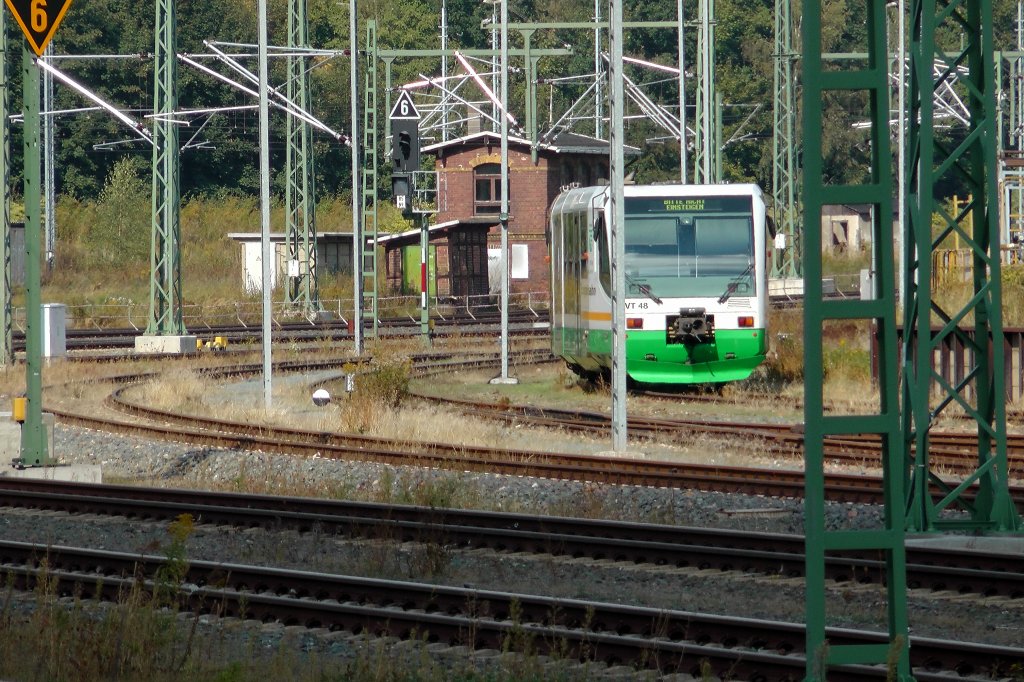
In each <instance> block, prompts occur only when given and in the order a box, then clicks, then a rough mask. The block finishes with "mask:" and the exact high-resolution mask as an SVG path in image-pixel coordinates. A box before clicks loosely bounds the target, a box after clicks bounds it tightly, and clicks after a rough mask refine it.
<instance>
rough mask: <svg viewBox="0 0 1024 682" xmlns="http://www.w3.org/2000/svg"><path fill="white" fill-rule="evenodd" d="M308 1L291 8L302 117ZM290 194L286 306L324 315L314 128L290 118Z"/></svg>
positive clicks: (298, 0) (294, 90)
mask: <svg viewBox="0 0 1024 682" xmlns="http://www.w3.org/2000/svg"><path fill="white" fill-rule="evenodd" d="M307 2H308V0H289V2H288V47H289V48H291V50H290V52H289V55H288V83H287V94H288V100H289V101H291V102H294V103H295V104H296V105H297V106H298V107H299V108H300V109H301V110H302V111H309V110H310V106H309V105H310V94H309V69H308V68H307V62H308V61H309V59H310V58H309V57H308V56H300V55H298V54H296V52H300V51H302V50H305V49H307V48H308V47H309V18H308V12H307V7H308V5H307ZM286 135H287V139H288V145H287V160H286V174H287V176H288V191H287V192H286V194H285V216H286V223H287V224H286V228H285V244H286V249H287V258H288V273H287V274H288V277H287V286H286V287H285V303H286V304H287V305H289V306H292V307H294V308H297V309H300V310H303V311H305V312H306V313H307V314H315V313H317V312H319V310H320V301H319V291H318V288H317V278H316V242H317V239H316V195H315V186H314V183H315V177H316V176H315V173H314V166H313V128H312V126H311V125H310V124H309V122H307V121H305V120H300V119H297V118H296V117H295V116H288V117H287V131H286Z"/></svg>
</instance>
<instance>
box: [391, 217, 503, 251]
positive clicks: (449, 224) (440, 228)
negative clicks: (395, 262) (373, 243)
mask: <svg viewBox="0 0 1024 682" xmlns="http://www.w3.org/2000/svg"><path fill="white" fill-rule="evenodd" d="M498 224H499V221H498V216H496V215H495V216H494V217H493V218H488V217H483V216H475V217H472V218H462V219H460V220H446V221H445V222H443V223H438V224H436V225H431V226H430V227H428V228H427V234H428V235H429V236H428V238H429V239H433V238H434V237H436V236H439V235H440V234H443V233H445V232H447V231H449V230H451V229H452V228H455V227H491V226H492V225H498ZM421 232H422V230H421V229H420V228H416V229H413V230H406V231H405V232H392V233H391V234H382V235H377V243H378V244H391V243H395V244H404V243H409V244H414V243H415V244H418V243H419V239H420V233H421Z"/></svg>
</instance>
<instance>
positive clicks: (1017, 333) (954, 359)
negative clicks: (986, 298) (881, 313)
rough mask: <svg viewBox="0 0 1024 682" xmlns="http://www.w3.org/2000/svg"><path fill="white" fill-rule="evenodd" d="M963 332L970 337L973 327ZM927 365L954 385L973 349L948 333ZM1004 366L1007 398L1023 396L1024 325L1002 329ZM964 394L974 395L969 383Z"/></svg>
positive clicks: (874, 365) (874, 344)
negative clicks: (1023, 326)
mask: <svg viewBox="0 0 1024 682" xmlns="http://www.w3.org/2000/svg"><path fill="white" fill-rule="evenodd" d="M938 330H939V328H938V327H935V328H933V329H932V332H933V333H937V332H938ZM896 333H897V335H898V336H899V338H900V341H901V342H902V339H903V329H902V328H899V329H897V331H896ZM964 336H966V337H967V338H969V339H973V338H974V330H973V329H965V330H964ZM930 365H931V368H932V370H933V371H935V372H936V373H937V374H938V375H939V376H941V377H942V378H943V380H945V381H946V382H948V383H950V384H951V385H954V386H955V385H957V384H958V383H960V382H961V381H963V380H964V378H965V377H966V376H967V375H968V374H969V373H970V372H971V370H973V369H974V366H975V358H974V352H973V351H972V350H971V349H970V348H969V347H968V346H967V345H966V344H965V343H964V342H963V341H962V340H961V339H960V338H959V337H958V336H957V335H949V336H947V337H945V340H944V341H943V342H942V344H941V345H940V346H939V347H938V348H936V349H935V350H934V352H933V353H932V357H931V362H930ZM1003 366H1004V376H1003V379H1004V382H1005V385H1006V400H1007V402H1013V401H1016V400H1019V399H1020V398H1021V397H1022V396H1024V328H1022V327H1014V328H1009V329H1004V330H1003ZM871 378H872V379H873V380H877V378H878V341H877V336H876V335H875V334H872V335H871ZM966 397H967V398H968V399H973V397H974V396H973V388H972V387H968V388H967V389H966Z"/></svg>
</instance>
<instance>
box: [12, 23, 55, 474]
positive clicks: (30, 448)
mask: <svg viewBox="0 0 1024 682" xmlns="http://www.w3.org/2000/svg"><path fill="white" fill-rule="evenodd" d="M21 76H22V79H23V80H22V85H23V92H24V95H23V102H22V107H21V113H22V116H23V117H24V131H25V141H24V153H25V397H26V398H27V404H26V406H25V423H24V424H22V427H21V457H20V461H19V464H21V465H22V466H46V465H48V464H50V457H49V448H48V447H47V444H46V430H45V429H44V428H43V357H42V356H43V352H42V351H43V305H42V292H41V291H40V289H41V284H40V272H39V271H40V258H39V255H40V254H39V245H40V242H41V241H42V240H41V239H40V236H41V235H40V231H41V230H40V225H39V222H40V221H39V200H40V199H41V198H42V192H41V189H42V188H41V187H40V184H39V162H40V159H39V69H38V68H37V67H36V65H35V58H34V57H33V56H32V51H31V50H30V49H29V47H28V43H27V42H26V43H25V44H24V46H23V47H22V54H21Z"/></svg>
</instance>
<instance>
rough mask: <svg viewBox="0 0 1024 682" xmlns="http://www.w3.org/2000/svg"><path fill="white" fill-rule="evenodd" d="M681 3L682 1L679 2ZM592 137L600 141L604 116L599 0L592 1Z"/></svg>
mask: <svg viewBox="0 0 1024 682" xmlns="http://www.w3.org/2000/svg"><path fill="white" fill-rule="evenodd" d="M680 2H682V0H680ZM594 23H595V24H597V27H595V28H594V79H595V80H594V137H596V138H597V139H599V140H600V139H601V132H602V131H601V123H602V122H601V117H602V116H603V115H604V100H603V99H602V94H603V90H602V88H601V81H602V78H601V64H602V63H603V60H602V59H601V28H600V24H601V0H594Z"/></svg>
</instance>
